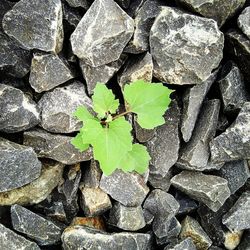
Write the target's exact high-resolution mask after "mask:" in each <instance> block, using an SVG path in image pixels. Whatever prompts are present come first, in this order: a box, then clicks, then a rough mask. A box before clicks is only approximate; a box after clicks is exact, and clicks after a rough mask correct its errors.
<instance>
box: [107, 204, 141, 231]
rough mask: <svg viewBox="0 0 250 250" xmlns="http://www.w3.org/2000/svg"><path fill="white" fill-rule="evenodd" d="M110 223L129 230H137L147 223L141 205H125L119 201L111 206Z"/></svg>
mask: <svg viewBox="0 0 250 250" xmlns="http://www.w3.org/2000/svg"><path fill="white" fill-rule="evenodd" d="M108 223H109V224H111V225H114V226H116V227H118V228H120V229H123V230H127V231H137V230H139V229H142V228H143V227H145V225H146V223H145V220H144V216H143V210H142V207H141V206H138V207H125V206H123V205H122V204H121V203H119V202H116V203H115V204H114V206H113V207H112V208H111V210H110V213H109V220H108Z"/></svg>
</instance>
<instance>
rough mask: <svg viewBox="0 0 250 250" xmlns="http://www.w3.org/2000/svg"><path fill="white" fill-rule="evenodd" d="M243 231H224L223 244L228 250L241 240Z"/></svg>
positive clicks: (232, 248) (231, 249)
mask: <svg viewBox="0 0 250 250" xmlns="http://www.w3.org/2000/svg"><path fill="white" fill-rule="evenodd" d="M242 234H243V231H238V232H226V233H225V242H224V246H225V248H226V249H228V250H234V249H235V248H236V247H237V246H238V245H239V244H240V241H241V237H242Z"/></svg>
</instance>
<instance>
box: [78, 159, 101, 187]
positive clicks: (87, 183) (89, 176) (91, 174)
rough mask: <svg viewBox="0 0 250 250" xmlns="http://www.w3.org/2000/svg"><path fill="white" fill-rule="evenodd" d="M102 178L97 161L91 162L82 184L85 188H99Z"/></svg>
mask: <svg viewBox="0 0 250 250" xmlns="http://www.w3.org/2000/svg"><path fill="white" fill-rule="evenodd" d="M101 176H102V171H101V169H100V167H99V164H98V162H97V161H95V160H93V159H92V160H91V162H90V165H89V166H88V167H86V168H85V169H84V173H83V178H82V184H83V185H84V187H90V188H98V187H99V184H100V180H101Z"/></svg>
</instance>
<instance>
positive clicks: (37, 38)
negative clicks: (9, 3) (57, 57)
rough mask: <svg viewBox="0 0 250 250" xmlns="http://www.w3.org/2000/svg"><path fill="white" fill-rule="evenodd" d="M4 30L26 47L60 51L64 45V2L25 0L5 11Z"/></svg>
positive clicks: (57, 0) (55, 0)
mask: <svg viewBox="0 0 250 250" xmlns="http://www.w3.org/2000/svg"><path fill="white" fill-rule="evenodd" d="M38 10H39V11H38ZM17 17H18V18H17ZM3 29H4V31H5V32H6V33H7V34H8V35H9V36H10V37H13V38H14V39H16V40H17V41H18V42H19V43H20V44H21V45H22V47H23V48H25V49H29V50H31V49H38V50H42V51H48V52H49V51H51V52H56V53H59V52H60V51H61V49H62V45H63V25H62V4H61V1H60V0H54V1H50V0H44V1H42V2H41V1H40V0H33V1H29V0H21V1H19V2H18V3H17V4H15V5H14V7H13V8H12V9H11V10H10V11H8V12H7V13H6V14H5V16H4V18H3Z"/></svg>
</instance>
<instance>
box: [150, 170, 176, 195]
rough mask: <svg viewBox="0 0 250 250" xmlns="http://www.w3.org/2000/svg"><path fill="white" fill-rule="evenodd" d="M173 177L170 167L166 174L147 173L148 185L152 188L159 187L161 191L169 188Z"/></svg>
mask: <svg viewBox="0 0 250 250" xmlns="http://www.w3.org/2000/svg"><path fill="white" fill-rule="evenodd" d="M172 177H173V174H172V171H171V169H170V170H169V171H168V172H167V174H166V175H165V176H164V177H162V176H161V175H157V174H153V173H149V177H148V181H149V183H150V185H151V186H152V187H154V188H159V189H161V190H163V191H166V192H167V191H168V189H169V188H170V185H171V183H170V180H171V178H172Z"/></svg>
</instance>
